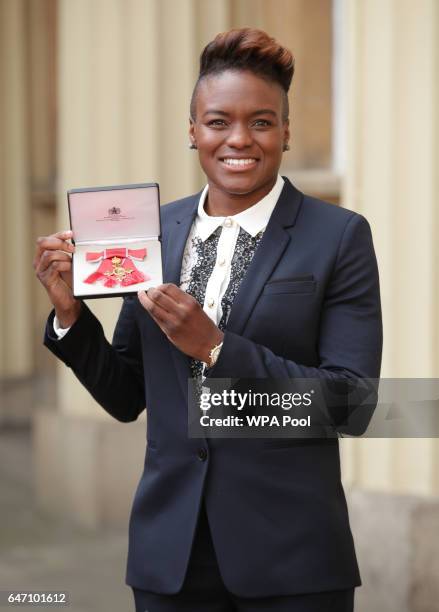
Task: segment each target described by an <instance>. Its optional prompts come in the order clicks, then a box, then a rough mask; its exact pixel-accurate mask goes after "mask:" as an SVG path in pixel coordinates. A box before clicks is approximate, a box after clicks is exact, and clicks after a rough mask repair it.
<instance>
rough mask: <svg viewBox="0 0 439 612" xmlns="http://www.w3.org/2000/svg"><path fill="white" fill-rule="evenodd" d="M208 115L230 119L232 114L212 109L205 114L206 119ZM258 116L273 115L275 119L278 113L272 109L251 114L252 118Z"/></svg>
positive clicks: (262, 109)
mask: <svg viewBox="0 0 439 612" xmlns="http://www.w3.org/2000/svg"><path fill="white" fill-rule="evenodd" d="M206 115H221V116H222V117H228V116H229V115H230V113H226V111H223V110H216V109H213V108H212V109H209V110H207V111H206V112H205V113H203V117H205V116H206ZM256 115H272V116H273V117H276V116H277V113H275V111H274V110H272V109H271V108H261V109H260V110H257V111H255V112H254V113H252V114H251V116H252V117H255V116H256Z"/></svg>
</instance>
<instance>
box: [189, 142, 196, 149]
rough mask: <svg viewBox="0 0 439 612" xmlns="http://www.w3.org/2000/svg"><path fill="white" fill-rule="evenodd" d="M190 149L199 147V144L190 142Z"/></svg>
mask: <svg viewBox="0 0 439 612" xmlns="http://www.w3.org/2000/svg"><path fill="white" fill-rule="evenodd" d="M188 146H189V149H197V148H198V147H197V145H196V144H195V143H194V142H191V143H189V145H188Z"/></svg>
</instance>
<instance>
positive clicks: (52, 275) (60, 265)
mask: <svg viewBox="0 0 439 612" xmlns="http://www.w3.org/2000/svg"><path fill="white" fill-rule="evenodd" d="M70 270H71V263H69V262H65V261H54V262H52V263H51V264H50V266H49V267H48V268H46V269H45V270H42V271H41V272H38V274H37V276H38V278H39V279H40V281H41V282H42V284H43V285H44V286H45V287H46V288H50V287H51V286H52V285H54V284H55V283H58V282H59V280H60V275H61V274H62V273H66V272H69V271H70Z"/></svg>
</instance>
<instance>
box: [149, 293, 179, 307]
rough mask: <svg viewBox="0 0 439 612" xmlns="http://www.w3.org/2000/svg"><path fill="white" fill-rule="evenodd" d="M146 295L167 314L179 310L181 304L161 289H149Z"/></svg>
mask: <svg viewBox="0 0 439 612" xmlns="http://www.w3.org/2000/svg"><path fill="white" fill-rule="evenodd" d="M146 295H147V297H148V298H149V299H150V300H151V301H152V302H154V304H157V305H158V306H161V307H162V308H163V310H166V311H167V312H176V310H177V309H178V308H179V303H178V302H176V301H175V300H174V299H173V298H172V297H170V296H169V295H167V294H166V293H164V292H163V291H162V290H161V289H160V288H159V287H152V288H151V289H148V291H147V292H146Z"/></svg>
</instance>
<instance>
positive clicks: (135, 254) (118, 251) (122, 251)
mask: <svg viewBox="0 0 439 612" xmlns="http://www.w3.org/2000/svg"><path fill="white" fill-rule="evenodd" d="M113 257H120V258H121V259H124V258H125V257H130V258H131V259H136V260H137V261H143V260H144V259H145V257H146V249H127V248H126V247H118V248H115V249H105V251H99V252H98V253H86V254H85V259H86V261H102V260H103V259H112V258H113Z"/></svg>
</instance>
